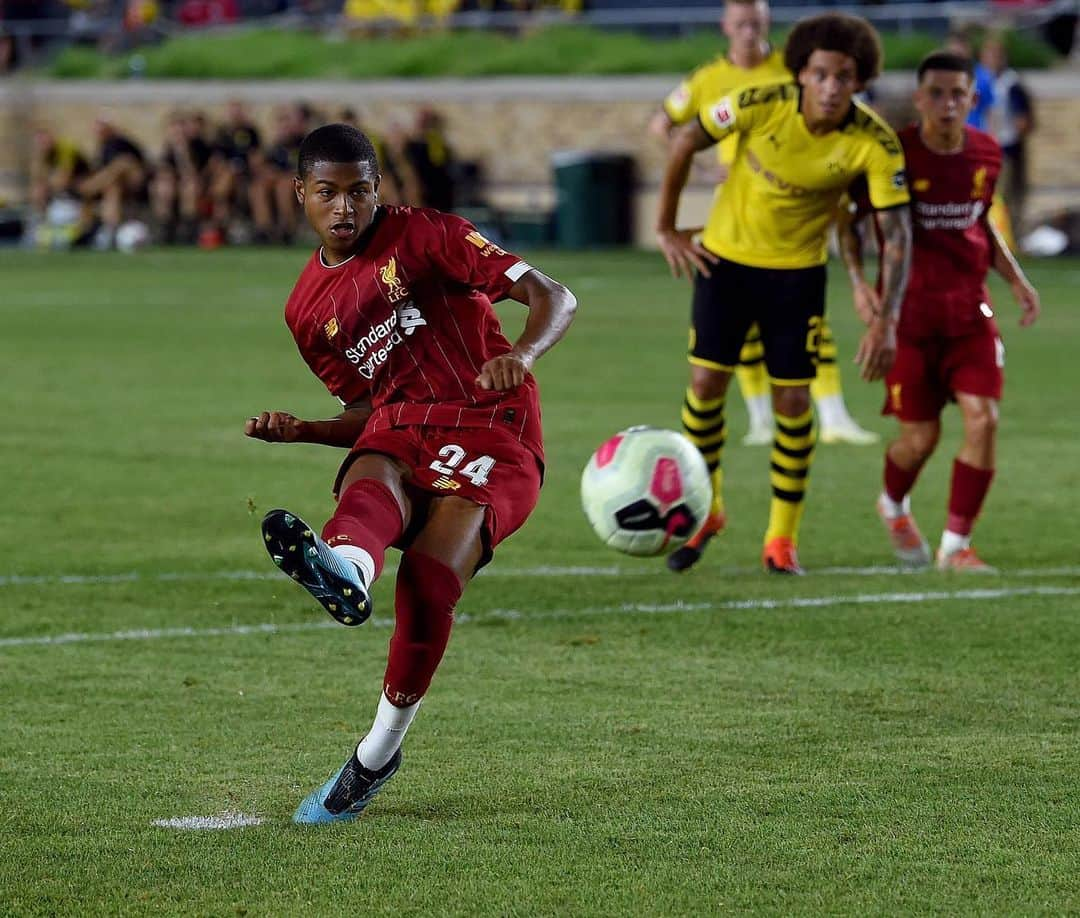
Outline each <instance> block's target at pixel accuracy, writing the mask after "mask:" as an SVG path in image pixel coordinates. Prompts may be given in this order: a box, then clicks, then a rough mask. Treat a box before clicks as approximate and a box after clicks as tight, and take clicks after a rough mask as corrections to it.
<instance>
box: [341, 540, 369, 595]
mask: <svg viewBox="0 0 1080 918" xmlns="http://www.w3.org/2000/svg"><path fill="white" fill-rule="evenodd" d="M330 550H331V551H332V552H334V553H336V554H337V555H339V556H340V557H342V558H344V559H345V560H346V561H351V562H352V563H353V564H355V565H356V568H357V570H359V571H360V576H361V577H363V578H364V586H371V581H372V580H374V579H375V559H374V558H372V557H371V555H369V554H368V553H367V552H366V551H364V549H362V548H357V547H356V546H355V545H331V546H330Z"/></svg>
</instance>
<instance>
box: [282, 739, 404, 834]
mask: <svg viewBox="0 0 1080 918" xmlns="http://www.w3.org/2000/svg"><path fill="white" fill-rule="evenodd" d="M400 767H401V750H400V749H399V750H398V751H397V752H395V753H394V756H393V758H392V759H390V761H389V762H387V763H386V764H385V765H384V766H383V767H382V768H380V769H379V770H378V771H372V770H371V769H370V768H364V766H363V765H361V764H360V762H359V760H358V759H357V758H356V752H355V751H353V754H352V755H350V756H349V761H347V762H346V763H345V764H344V765H342V766H341V768H339V769H338V771H337V773H336V774H335V775H334V776H333V777H332V778H331V779H330V780H329V781H327V782H326V783H325V784H324V785H323V786H322V787H319V788H316V789H315V790H313V791H312V792H311V793H310V794H308V795H307V796H306V797H305V798H304V799H303V800H302V801H301V802H300V806H298V807H297V808H296V812H295V813H293V822H295V823H297V824H299V825H305V826H313V825H323V824H324V823H328V822H348V821H349V820H352V819H356V817H357V816H359V815H360V814H361V813H362V812H364V809H365V807H367V805H368V804H369V803H371V801H372V798H374V796H375V795H376V794H377V793H378V792H379V790H380V789H381V788H382V786H383V785H384V784H385V783H386V782H387V781H389V780H390V779H391V778H392V777H393V776H394V774H395V772H397V770H398V769H399V768H400Z"/></svg>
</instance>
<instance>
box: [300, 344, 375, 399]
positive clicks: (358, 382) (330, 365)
mask: <svg viewBox="0 0 1080 918" xmlns="http://www.w3.org/2000/svg"><path fill="white" fill-rule="evenodd" d="M289 328H290V330H291V331H292V333H293V338H294V339H295V340H296V347H297V349H298V350H299V351H300V356H301V357H303V358H304V363H306V364H307V365H308V366H309V367H310V368H311V372H312V373H314V374H315V375H316V376H318V377H319V379H320V381H321V382H322V384H323V385H324V386H326V388H327V389H329V390H330V394H331V395H333V396H335V397H336V398H337V399H338V400H339V401H340V402H341V403H342V404H343V405H351V404H352V403H353V402H358V401H361V400H362V399H366V398H368V397H369V396H370V393H371V387H370V386H369V385H368V382H367V380H365V379H364V378H363V377H362V376H361V375H360V374H359V373H358V372H357V370H356V367H354V366H353V365H352V364H351V363H349V361H348V360H346V359H345V358H344V357H343V356H342V355H341V354H339V353H338V352H337V351H335V350H334V349H333V348H332V347H330V345H329V344H328V343H327V342H326V340H325V339H324V338H323V337H322V335H321V334H313V333H311V332H306V333H305V330H304V329H302V328H293V327H292V325H291V324H290V326H289Z"/></svg>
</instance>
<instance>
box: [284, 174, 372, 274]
mask: <svg viewBox="0 0 1080 918" xmlns="http://www.w3.org/2000/svg"><path fill="white" fill-rule="evenodd" d="M381 178H382V177H381V176H380V175H379V173H378V172H376V171H375V168H374V166H372V164H371V163H367V162H357V163H316V164H315V165H314V166H312V167H311V171H310V172H308V174H307V177H306V178H305V179H303V180H302V181H301V180H300V179H299V178H297V179H296V198H297V200H298V201H299V202H300V204H301V206H303V208H304V215H305V216H306V217H307V219H308V222H309V223H310V224H311V226H312V228H313V229H314V230H315V232H316V233H318V234H319V238H320V239H321V240H322V244H323V252H324V254H325V255H327V256H335V255H336V256H339V257H341V258H348V257H349V256H350V255H351V254H352V249H353V246H355V245H356V241H357V240H358V239H359V238H360V234H361V233H363V232H364V230H366V229H367V228H368V227H369V226H370V225H371V221H372V218H373V217H374V216H375V205H376V203H377V202H378V200H379V181H380V179H381ZM328 260H330V259H329V258H328Z"/></svg>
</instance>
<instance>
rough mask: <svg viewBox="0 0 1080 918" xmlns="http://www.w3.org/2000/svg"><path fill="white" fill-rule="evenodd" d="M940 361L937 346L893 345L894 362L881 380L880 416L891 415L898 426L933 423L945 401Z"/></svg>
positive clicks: (935, 343)
mask: <svg viewBox="0 0 1080 918" xmlns="http://www.w3.org/2000/svg"><path fill="white" fill-rule="evenodd" d="M941 358H942V353H941V346H940V344H939V343H937V342H929V341H926V342H914V341H905V340H903V339H901V340H900V341H899V342H897V346H896V360H895V361H894V362H893V365H892V368H891V369H890V370H889V372H888V373H887V374H886V376H885V406H884V407H883V408H882V412H881V413H882V414H891V415H894V416H895V417H896V418H897V420H899V421H900V422H901V424H908V423H911V424H918V423H923V422H927V423H929V422H935V423H936V422H937V421H938V419H939V418H940V416H941V409H942V408H944V407H945V403H946V402H947V401H948V400H949V390H948V387H947V386H946V385H945V382H944V380H943V378H942V365H941Z"/></svg>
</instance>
